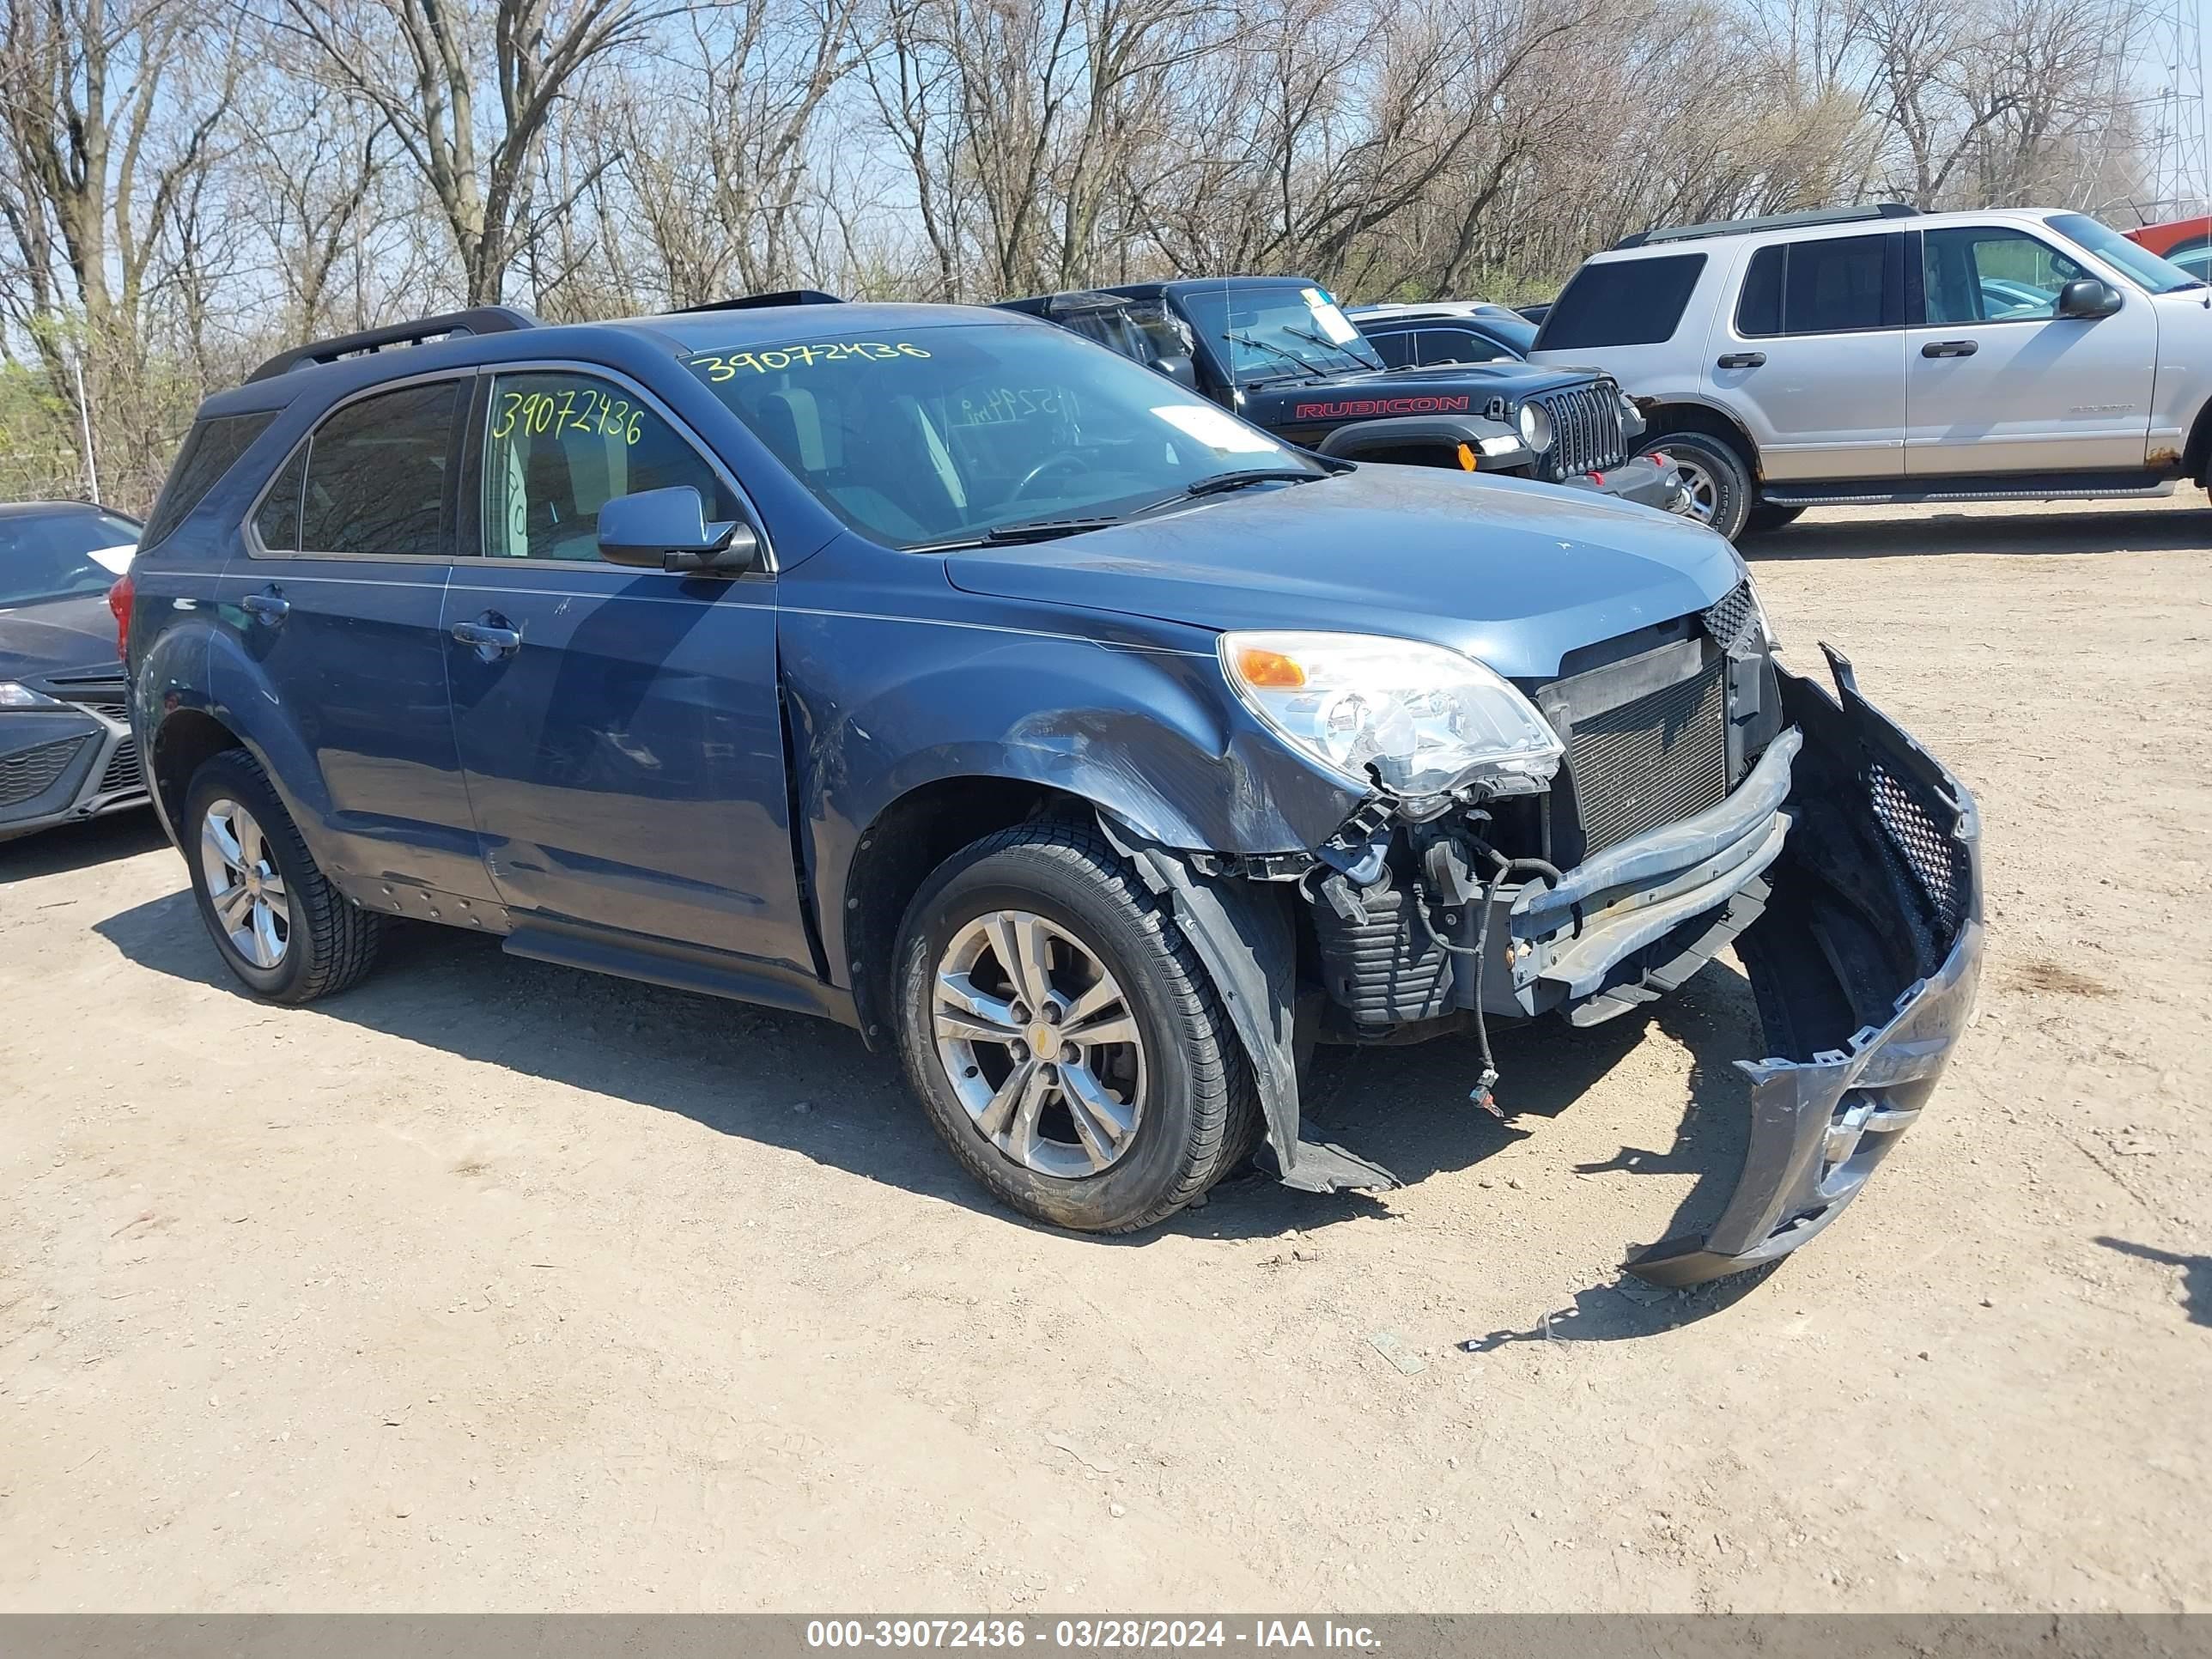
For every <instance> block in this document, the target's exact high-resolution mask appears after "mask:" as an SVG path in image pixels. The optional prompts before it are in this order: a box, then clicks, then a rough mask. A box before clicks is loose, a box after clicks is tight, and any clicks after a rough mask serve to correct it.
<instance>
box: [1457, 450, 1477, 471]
mask: <svg viewBox="0 0 2212 1659" xmlns="http://www.w3.org/2000/svg"><path fill="white" fill-rule="evenodd" d="M1459 465H1460V470H1461V471H1463V472H1472V471H1474V469H1475V457H1474V448H1473V447H1471V446H1469V445H1467V444H1462V445H1461V446H1460V447H1459Z"/></svg>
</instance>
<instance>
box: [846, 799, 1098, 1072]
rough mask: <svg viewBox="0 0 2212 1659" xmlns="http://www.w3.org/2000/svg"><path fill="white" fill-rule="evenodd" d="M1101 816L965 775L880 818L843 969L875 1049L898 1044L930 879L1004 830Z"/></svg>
mask: <svg viewBox="0 0 2212 1659" xmlns="http://www.w3.org/2000/svg"><path fill="white" fill-rule="evenodd" d="M1097 812H1098V809H1097V808H1096V807H1095V806H1094V805H1092V804H1091V802H1090V801H1088V800H1086V799H1084V798H1083V797H1082V796H1080V795H1078V794H1075V793H1072V792H1071V791H1068V790H1066V789H1060V788H1057V787H1054V786H1053V785H1050V784H1046V783H1040V782H1038V781H1036V780H1035V779H1030V778H1022V777H1016V776H1012V775H975V774H966V775H958V776H947V777H940V778H935V779H933V780H931V781H929V782H927V783H924V784H920V785H917V786H916V787H914V788H911V789H909V790H908V791H907V792H906V793H904V794H902V795H900V796H899V797H898V798H897V799H895V800H893V801H891V802H890V804H889V805H886V806H885V807H884V809H883V810H882V811H880V812H878V813H877V814H876V816H875V817H874V818H873V819H872V821H871V822H870V823H869V824H868V826H867V828H866V829H864V830H863V831H862V832H861V834H860V840H859V841H858V842H856V843H855V844H854V849H853V858H852V862H851V864H850V865H849V866H848V867H847V870H846V874H845V884H844V892H843V895H842V905H841V920H842V923H843V927H842V943H843V947H844V952H845V960H844V964H843V965H844V967H845V969H846V971H847V972H848V974H849V975H851V978H852V987H853V1002H854V1008H855V1010H856V1012H858V1014H859V1018H860V1036H861V1038H862V1039H863V1041H865V1042H866V1043H867V1045H868V1047H869V1048H871V1049H872V1050H878V1051H880V1050H881V1049H884V1048H888V1047H889V1046H890V1042H891V1032H890V1012H891V1007H892V987H891V975H892V961H891V957H892V951H893V949H894V947H895V945H896V942H897V939H898V933H899V928H900V927H901V925H902V923H903V922H904V921H905V920H906V913H907V910H908V907H909V906H910V905H911V904H912V903H913V902H914V896H915V894H916V893H917V892H919V891H920V890H921V885H922V884H923V883H924V882H926V881H927V880H928V879H929V878H930V875H931V873H932V872H933V871H935V870H936V869H937V868H938V866H940V865H942V864H943V863H944V862H945V860H947V859H949V858H951V856H952V855H953V854H955V853H957V852H958V851H959V850H960V849H961V848H963V847H967V846H970V845H972V844H973V843H975V842H978V841H981V840H982V839H983V838H984V837H985V836H992V835H996V834H997V833H999V832H1000V830H1002V829H1013V828H1014V827H1016V826H1017V825H1019V824H1024V823H1037V822H1042V821H1048V820H1052V819H1055V818H1060V819H1065V821H1066V822H1067V823H1071V824H1078V825H1081V826H1084V827H1086V828H1088V827H1091V826H1093V825H1095V824H1096V823H1097V821H1098V820H1097Z"/></svg>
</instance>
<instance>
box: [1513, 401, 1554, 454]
mask: <svg viewBox="0 0 2212 1659" xmlns="http://www.w3.org/2000/svg"><path fill="white" fill-rule="evenodd" d="M1520 425H1521V441H1522V443H1524V444H1527V445H1528V447H1529V448H1531V449H1533V450H1534V451H1535V452H1536V453H1538V454H1539V455H1541V454H1542V453H1544V452H1545V451H1546V450H1547V449H1549V448H1550V447H1552V417H1551V416H1550V415H1549V414H1547V412H1546V411H1545V410H1544V408H1543V406H1542V405H1541V404H1522V405H1521V421H1520Z"/></svg>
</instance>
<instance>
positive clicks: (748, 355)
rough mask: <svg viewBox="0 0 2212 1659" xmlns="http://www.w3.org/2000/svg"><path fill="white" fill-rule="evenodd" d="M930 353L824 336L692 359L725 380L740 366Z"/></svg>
mask: <svg viewBox="0 0 2212 1659" xmlns="http://www.w3.org/2000/svg"><path fill="white" fill-rule="evenodd" d="M927 356H929V354H928V353H927V351H925V350H923V349H921V347H920V346H918V345H909V344H908V343H906V342H905V341H903V340H900V341H896V342H893V341H889V340H823V341H817V342H816V343H812V344H811V345H791V346H775V347H774V348H772V349H766V350H761V351H732V352H729V353H727V354H726V355H722V356H716V355H714V354H712V353H708V354H702V356H696V357H694V358H692V359H691V372H692V373H693V374H701V375H704V376H705V377H706V378H707V379H708V380H729V379H730V378H732V376H733V375H735V374H737V372H738V370H739V369H741V368H749V369H750V370H752V371H753V373H754V374H774V373H775V371H777V370H779V369H786V368H815V367H816V366H817V365H819V364H823V363H844V362H896V360H897V359H899V358H901V357H927Z"/></svg>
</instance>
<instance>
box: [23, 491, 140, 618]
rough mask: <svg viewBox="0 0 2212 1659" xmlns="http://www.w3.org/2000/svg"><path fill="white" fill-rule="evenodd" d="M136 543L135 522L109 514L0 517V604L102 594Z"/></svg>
mask: <svg viewBox="0 0 2212 1659" xmlns="http://www.w3.org/2000/svg"><path fill="white" fill-rule="evenodd" d="M137 544H138V526H137V525H135V524H133V523H131V520H128V519H120V518H118V517H116V516H115V515H114V514H113V513H82V512H66V511H64V512H58V513H22V514H19V515H12V516H9V517H7V518H0V609H3V608H5V607H7V606H9V605H36V604H38V603H39V602H40V601H41V600H45V599H77V598H81V597H82V596H84V595H87V594H92V593H105V592H107V590H108V589H109V588H110V587H112V586H114V584H115V579H116V577H117V576H118V575H120V574H122V573H123V571H124V569H125V568H126V567H127V566H128V565H129V564H130V562H131V551H132V550H133V549H135V548H136V547H137Z"/></svg>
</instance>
